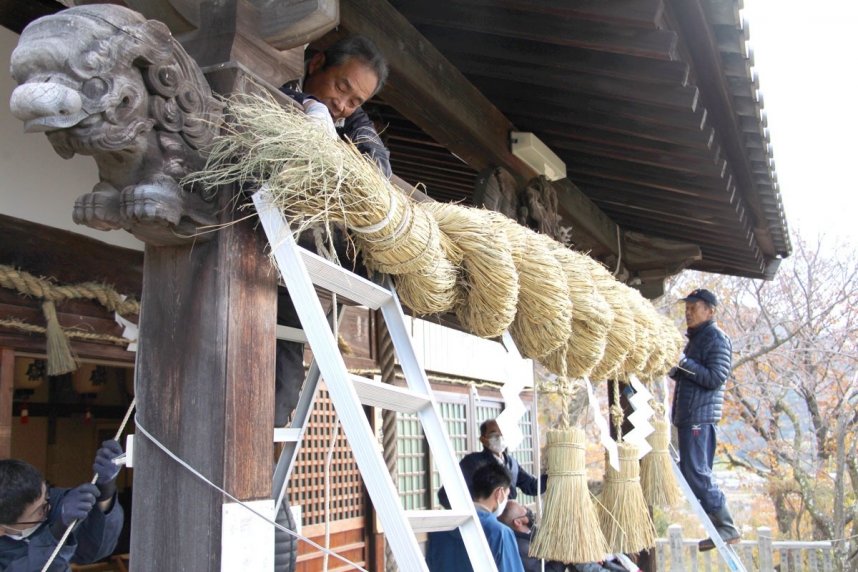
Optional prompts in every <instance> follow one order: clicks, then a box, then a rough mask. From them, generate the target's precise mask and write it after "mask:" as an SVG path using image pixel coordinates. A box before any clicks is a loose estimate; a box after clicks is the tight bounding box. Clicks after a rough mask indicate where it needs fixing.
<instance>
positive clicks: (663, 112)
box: [474, 77, 707, 131]
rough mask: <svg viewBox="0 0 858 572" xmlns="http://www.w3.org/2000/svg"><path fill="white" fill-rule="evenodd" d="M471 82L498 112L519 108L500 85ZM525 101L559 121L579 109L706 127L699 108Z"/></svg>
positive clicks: (591, 100) (547, 94)
mask: <svg viewBox="0 0 858 572" xmlns="http://www.w3.org/2000/svg"><path fill="white" fill-rule="evenodd" d="M474 83H475V84H476V85H477V86H478V87H479V88H480V89H481V90H482V91H483V93H485V94H486V95H487V96H488V97H490V98H491V100H492V101H493V102H495V103H496V104H497V105H498V106H499V107H500V108H501V109H509V110H517V109H519V108H520V107H521V101H519V100H517V99H515V98H514V97H511V95H510V93H509V90H508V89H506V88H505V85H504V82H502V81H498V80H494V79H486V78H478V77H475V78H474ZM527 102H528V104H529V105H532V106H534V107H538V108H540V109H542V110H543V112H544V113H545V115H548V116H551V117H557V118H558V119H559V120H562V119H563V117H564V115H565V114H566V113H572V114H574V113H576V112H580V110H588V111H591V112H598V113H606V114H608V115H613V116H615V117H618V118H624V119H632V120H635V121H638V122H640V123H642V124H646V125H654V126H668V127H675V128H677V129H689V130H692V131H700V130H701V129H703V128H704V127H705V126H706V125H707V113H706V109H705V108H704V107H703V106H700V105H698V106H697V109H696V110H695V111H677V110H669V109H665V108H662V107H657V106H654V105H644V104H641V103H634V102H628V101H622V102H621V101H617V100H614V99H606V98H603V97H598V96H594V95H581V94H573V93H561V92H555V91H549V90H529V92H528V95H527ZM573 116H574V115H573Z"/></svg>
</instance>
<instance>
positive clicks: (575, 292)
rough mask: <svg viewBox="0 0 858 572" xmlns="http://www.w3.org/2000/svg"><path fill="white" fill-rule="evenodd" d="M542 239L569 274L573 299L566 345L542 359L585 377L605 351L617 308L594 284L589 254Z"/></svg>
mask: <svg viewBox="0 0 858 572" xmlns="http://www.w3.org/2000/svg"><path fill="white" fill-rule="evenodd" d="M539 236H542V235H539ZM545 238H546V239H547V237H545ZM543 242H545V246H546V248H549V249H550V252H551V254H552V255H554V257H555V258H556V259H557V261H558V262H559V263H560V267H561V268H562V269H563V273H564V274H565V275H566V285H567V287H568V289H569V298H570V299H571V300H572V335H571V336H570V337H569V342H568V343H567V345H566V348H558V349H556V350H554V351H553V352H551V353H550V354H549V355H547V356H546V357H545V358H544V359H543V360H542V363H543V365H545V366H546V367H547V368H548V369H549V370H550V371H552V372H555V373H557V374H558V375H567V376H569V377H571V378H580V377H584V376H586V375H589V374H590V372H591V371H592V369H593V368H594V367H595V366H596V364H597V363H599V361H600V360H601V359H602V357H603V356H604V354H605V346H606V344H607V342H608V332H609V330H610V328H611V324H613V322H614V311H613V310H612V309H611V307H610V306H609V305H608V303H607V302H606V301H605V298H604V296H602V294H601V293H600V292H599V290H598V289H597V288H596V287H595V285H594V284H593V278H592V276H591V274H590V271H589V267H588V266H587V263H586V262H585V260H584V259H585V258H587V257H586V256H585V255H583V254H581V253H578V252H574V251H573V250H570V249H569V248H566V247H564V246H562V245H561V244H559V243H557V242H555V241H550V242H549V241H546V240H544V241H543ZM563 351H565V359H566V370H565V371H559V370H560V369H561V368H562V367H563V366H562V361H561V359H562V357H563V355H562V354H563Z"/></svg>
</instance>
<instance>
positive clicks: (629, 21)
mask: <svg viewBox="0 0 858 572" xmlns="http://www.w3.org/2000/svg"><path fill="white" fill-rule="evenodd" d="M398 3H401V2H398ZM398 3H397V4H398ZM459 3H460V4H469V5H473V6H488V7H495V8H496V7H498V6H501V7H504V8H509V9H517V10H524V11H527V12H532V13H535V14H545V15H548V16H554V17H560V18H568V19H573V20H586V21H589V22H603V23H609V24H615V25H617V26H631V27H641V28H655V27H657V26H658V24H659V23H660V22H661V17H662V13H663V10H664V5H663V2H662V0H613V1H611V2H604V1H603V0H576V1H575V2H568V1H566V0H527V2H522V1H521V0H463V1H462V0H460V2H459Z"/></svg>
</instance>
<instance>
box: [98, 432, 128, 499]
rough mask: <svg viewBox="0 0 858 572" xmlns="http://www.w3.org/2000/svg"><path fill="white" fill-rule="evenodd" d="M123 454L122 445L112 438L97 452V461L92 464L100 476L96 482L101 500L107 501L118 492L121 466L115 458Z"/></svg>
mask: <svg viewBox="0 0 858 572" xmlns="http://www.w3.org/2000/svg"><path fill="white" fill-rule="evenodd" d="M121 454H122V447H121V446H120V445H119V443H117V442H116V441H114V440H113V439H110V440H108V441H104V442H103V443H102V444H101V448H100V449H99V450H98V452H97V453H96V454H95V462H94V463H93V464H92V470H93V471H94V472H95V474H96V476H97V477H98V478H97V479H96V481H95V484H96V485H98V490H99V491H100V494H99V496H98V500H99V501H105V500H107V499H109V498H111V497H113V493H115V492H116V476H117V475H118V474H119V470H120V469H121V467H120V466H119V465H117V464H115V463H114V462H113V459H114V458H116V457H118V456H119V455H121Z"/></svg>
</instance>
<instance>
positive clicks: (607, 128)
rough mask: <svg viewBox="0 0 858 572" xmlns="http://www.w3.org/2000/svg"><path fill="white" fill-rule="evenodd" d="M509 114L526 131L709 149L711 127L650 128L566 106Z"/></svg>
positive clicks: (711, 139) (635, 122)
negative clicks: (558, 110)
mask: <svg viewBox="0 0 858 572" xmlns="http://www.w3.org/2000/svg"><path fill="white" fill-rule="evenodd" d="M509 117H510V119H511V120H512V121H514V122H515V123H516V124H517V125H519V126H521V128H522V129H526V130H528V131H548V130H551V129H562V130H564V131H565V132H566V133H567V134H568V135H570V136H579V135H580V133H581V131H582V130H584V132H585V133H593V134H595V133H602V134H603V135H602V136H603V137H616V138H617V139H618V140H622V139H623V138H626V137H632V138H636V139H639V140H642V141H647V142H649V145H648V146H650V147H652V146H657V145H658V144H659V143H667V144H670V145H677V146H681V147H686V148H692V149H712V147H713V140H714V137H715V131H714V130H713V129H712V128H711V127H707V128H705V129H704V130H699V129H698V130H692V129H677V128H675V127H668V126H660V127H658V128H653V126H652V125H647V124H645V123H642V122H638V121H636V120H634V119H621V118H618V117H616V116H615V115H610V114H607V113H601V112H594V111H591V110H586V109H583V110H570V111H567V112H566V113H564V114H563V115H562V116H556V115H552V116H551V118H550V119H549V118H547V117H546V116H545V115H544V114H543V113H541V111H540V110H536V109H525V108H521V109H517V110H515V111H512V112H510V113H509ZM594 136H595V135H594Z"/></svg>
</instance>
